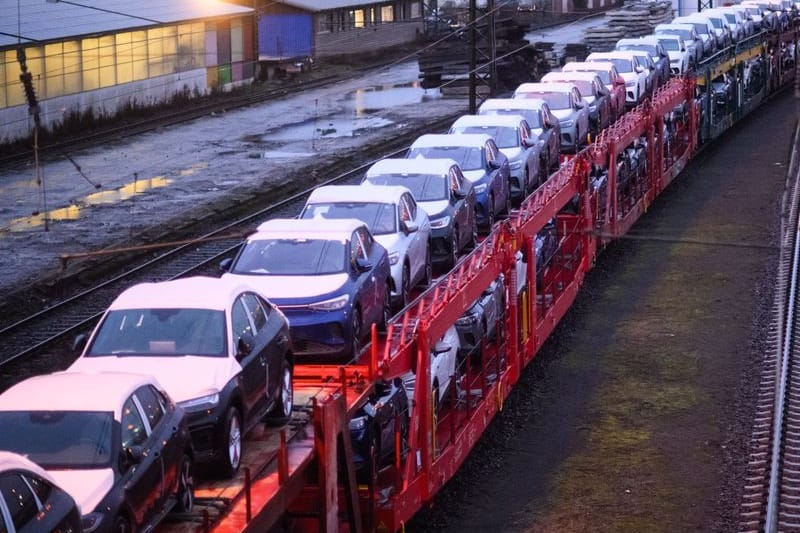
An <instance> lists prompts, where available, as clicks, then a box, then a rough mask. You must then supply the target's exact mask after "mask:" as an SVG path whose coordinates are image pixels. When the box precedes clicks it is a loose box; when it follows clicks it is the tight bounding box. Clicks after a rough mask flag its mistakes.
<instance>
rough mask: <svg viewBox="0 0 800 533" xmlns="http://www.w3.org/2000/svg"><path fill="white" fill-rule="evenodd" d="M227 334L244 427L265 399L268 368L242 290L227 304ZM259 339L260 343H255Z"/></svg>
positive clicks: (264, 403) (260, 408)
mask: <svg viewBox="0 0 800 533" xmlns="http://www.w3.org/2000/svg"><path fill="white" fill-rule="evenodd" d="M231 334H232V336H233V339H232V341H233V348H234V350H235V354H236V360H237V361H238V362H239V365H240V366H241V367H242V372H241V374H240V375H239V384H240V387H241V394H242V398H243V402H244V413H242V417H243V418H244V420H243V422H242V423H243V425H244V427H245V428H248V427H250V425H251V422H253V421H254V420H253V419H252V417H254V416H258V415H259V411H263V409H264V407H265V405H266V403H267V396H266V390H267V371H268V369H267V359H266V357H265V355H264V352H263V350H264V346H263V341H262V340H260V339H259V338H258V331H257V330H256V328H255V325H254V324H253V319H252V317H251V316H250V311H249V310H248V309H247V306H246V305H245V293H242V294H239V295H238V296H237V297H236V299H235V300H234V302H233V305H232V307H231ZM240 340H243V341H244V343H243V346H242V347H240V346H239V341H240ZM259 342H260V343H261V346H259Z"/></svg>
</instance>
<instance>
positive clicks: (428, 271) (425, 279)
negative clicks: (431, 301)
mask: <svg viewBox="0 0 800 533" xmlns="http://www.w3.org/2000/svg"><path fill="white" fill-rule="evenodd" d="M431 282H433V261H432V260H431V250H430V248H428V249H427V251H426V252H425V271H424V273H423V275H422V279H421V280H420V281H419V287H420V288H422V289H427V288H428V287H430V286H431Z"/></svg>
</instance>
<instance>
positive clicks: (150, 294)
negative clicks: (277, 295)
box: [108, 276, 255, 311]
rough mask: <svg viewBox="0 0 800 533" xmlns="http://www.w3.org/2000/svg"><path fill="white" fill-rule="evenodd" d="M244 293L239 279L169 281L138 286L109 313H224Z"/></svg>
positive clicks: (129, 289)
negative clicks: (119, 311) (147, 310)
mask: <svg viewBox="0 0 800 533" xmlns="http://www.w3.org/2000/svg"><path fill="white" fill-rule="evenodd" d="M244 291H253V292H255V291H254V290H253V289H252V288H250V287H249V286H248V285H246V284H245V283H242V281H241V280H236V281H235V282H234V281H233V280H230V279H228V278H212V277H208V276H192V277H188V278H180V279H175V280H170V281H159V282H151V283H139V284H137V285H134V286H133V287H129V288H127V289H125V290H124V291H123V292H122V293H120V294H119V296H117V297H116V298H115V299H114V301H113V302H112V303H111V305H110V306H109V307H108V310H109V311H115V310H119V309H180V308H183V309H186V308H188V309H215V310H219V311H224V310H225V309H227V308H228V306H229V305H230V303H231V302H233V300H234V298H235V297H236V296H237V295H239V294H241V293H242V292H244Z"/></svg>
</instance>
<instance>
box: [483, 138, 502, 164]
mask: <svg viewBox="0 0 800 533" xmlns="http://www.w3.org/2000/svg"><path fill="white" fill-rule="evenodd" d="M499 155H500V150H498V149H497V145H496V144H495V143H494V141H486V160H487V161H496V160H497V157H498V156H499Z"/></svg>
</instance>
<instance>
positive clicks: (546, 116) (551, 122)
mask: <svg viewBox="0 0 800 533" xmlns="http://www.w3.org/2000/svg"><path fill="white" fill-rule="evenodd" d="M478 114H479V115H521V116H523V117H525V120H526V121H527V122H528V126H530V128H531V131H533V133H535V134H536V135H537V136H538V138H539V141H541V142H542V144H543V147H542V150H540V152H539V155H540V156H541V157H542V161H541V163H539V167H540V168H543V169H547V172H548V175H549V173H550V172H553V171H556V170H558V167H559V165H560V163H561V124H560V123H559V122H558V118H556V116H555V115H554V114H553V112H552V111H550V106H549V105H547V102H545V101H544V100H539V99H536V98H524V99H516V100H515V99H513V98H489V99H488V100H484V102H483V103H482V104H481V107H480V108H478Z"/></svg>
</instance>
